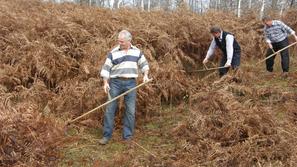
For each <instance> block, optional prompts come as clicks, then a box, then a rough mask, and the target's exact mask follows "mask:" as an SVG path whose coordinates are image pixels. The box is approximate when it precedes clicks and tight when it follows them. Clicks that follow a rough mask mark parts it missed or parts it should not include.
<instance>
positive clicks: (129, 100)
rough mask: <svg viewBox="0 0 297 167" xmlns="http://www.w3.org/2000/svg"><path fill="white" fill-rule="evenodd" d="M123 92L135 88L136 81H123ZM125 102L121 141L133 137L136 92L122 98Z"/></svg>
mask: <svg viewBox="0 0 297 167" xmlns="http://www.w3.org/2000/svg"><path fill="white" fill-rule="evenodd" d="M125 82H126V83H125V91H127V90H129V89H132V88H134V87H135V86H136V80H135V79H131V80H127V81H125ZM124 101H125V108H126V111H125V114H124V119H123V124H124V127H123V139H129V138H131V137H132V136H133V132H134V126H135V105H136V90H133V91H132V92H130V93H128V94H127V95H126V96H125V97H124Z"/></svg>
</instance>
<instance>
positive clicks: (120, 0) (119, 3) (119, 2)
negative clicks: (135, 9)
mask: <svg viewBox="0 0 297 167" xmlns="http://www.w3.org/2000/svg"><path fill="white" fill-rule="evenodd" d="M121 2H122V0H119V1H118V4H117V8H120V5H121Z"/></svg>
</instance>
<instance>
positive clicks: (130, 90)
mask: <svg viewBox="0 0 297 167" xmlns="http://www.w3.org/2000/svg"><path fill="white" fill-rule="evenodd" d="M152 80H153V79H149V80H148V81H147V82H143V83H141V84H139V85H137V86H135V87H134V88H132V89H129V90H127V91H126V92H124V93H122V94H120V95H119V96H117V97H115V98H113V99H111V100H109V101H107V102H105V103H104V104H101V105H100V106H98V107H96V108H94V109H92V110H90V111H88V112H86V113H84V114H83V115H81V116H79V117H77V118H75V119H73V120H71V121H69V122H68V123H67V124H71V123H73V122H75V121H77V120H79V119H81V118H83V117H85V116H87V115H89V114H91V113H93V112H94V111H96V110H97V109H99V108H101V107H103V106H106V105H107V104H109V103H111V102H113V101H115V100H117V99H119V98H120V97H122V96H124V95H126V94H128V93H130V92H132V91H133V90H135V89H137V88H139V87H142V86H143V85H145V84H147V83H149V82H151V81H152Z"/></svg>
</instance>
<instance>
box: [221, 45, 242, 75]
mask: <svg viewBox="0 0 297 167" xmlns="http://www.w3.org/2000/svg"><path fill="white" fill-rule="evenodd" d="M226 62H227V53H224V54H223V57H222V59H221V63H220V67H224V65H225V64H226ZM239 65H240V51H235V52H234V53H233V57H232V61H231V67H232V68H233V69H236V68H238V67H239ZM228 71H229V68H221V69H219V75H220V77H222V76H223V75H225V74H227V72H228Z"/></svg>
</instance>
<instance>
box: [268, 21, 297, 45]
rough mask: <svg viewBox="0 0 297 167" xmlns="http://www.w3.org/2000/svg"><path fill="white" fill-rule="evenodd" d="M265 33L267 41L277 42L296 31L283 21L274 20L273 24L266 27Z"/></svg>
mask: <svg viewBox="0 0 297 167" xmlns="http://www.w3.org/2000/svg"><path fill="white" fill-rule="evenodd" d="M264 34H265V38H266V42H268V43H276V42H281V41H283V40H284V39H286V38H287V37H288V35H290V34H295V31H293V30H292V29H291V28H290V27H288V26H287V25H286V24H284V23H283V22H282V21H279V20H273V21H272V25H271V26H270V27H268V26H265V27H264Z"/></svg>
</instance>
